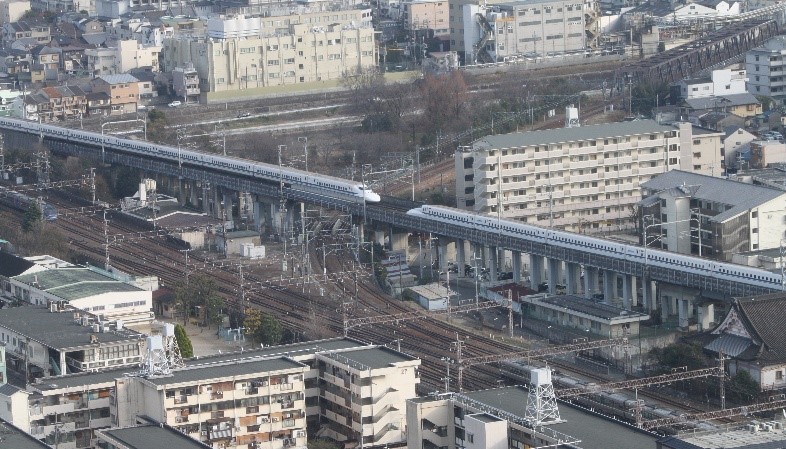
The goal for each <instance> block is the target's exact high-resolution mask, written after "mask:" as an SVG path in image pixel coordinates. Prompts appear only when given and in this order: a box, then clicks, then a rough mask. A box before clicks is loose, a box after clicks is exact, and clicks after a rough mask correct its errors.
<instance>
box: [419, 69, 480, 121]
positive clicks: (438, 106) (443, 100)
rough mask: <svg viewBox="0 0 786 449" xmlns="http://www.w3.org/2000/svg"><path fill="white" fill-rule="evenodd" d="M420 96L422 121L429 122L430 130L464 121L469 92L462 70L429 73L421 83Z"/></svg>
mask: <svg viewBox="0 0 786 449" xmlns="http://www.w3.org/2000/svg"><path fill="white" fill-rule="evenodd" d="M420 97H421V101H422V105H423V106H422V109H423V114H424V117H423V120H422V121H421V122H422V123H428V125H429V128H430V129H429V130H428V131H429V132H434V131H436V130H439V129H441V130H446V129H449V128H451V127H452V125H454V124H455V123H456V122H457V121H458V122H459V123H462V122H463V120H461V119H462V116H463V114H464V112H465V111H466V103H467V100H468V98H469V93H468V89H467V84H466V82H465V81H464V75H463V74H462V72H458V71H455V72H450V73H448V74H445V75H433V74H427V75H426V76H425V77H424V78H423V82H422V83H420ZM461 126H463V124H462V125H461Z"/></svg>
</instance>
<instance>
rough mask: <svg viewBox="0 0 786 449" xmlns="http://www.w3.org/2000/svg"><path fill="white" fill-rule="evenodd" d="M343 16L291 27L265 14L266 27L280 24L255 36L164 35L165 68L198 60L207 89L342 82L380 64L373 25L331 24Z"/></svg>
mask: <svg viewBox="0 0 786 449" xmlns="http://www.w3.org/2000/svg"><path fill="white" fill-rule="evenodd" d="M368 14H370V12H369V13H368ZM344 16H347V17H348V15H346V14H326V15H324V20H320V21H319V22H318V24H315V23H313V22H312V23H311V24H298V25H288V26H283V25H281V24H282V23H284V22H285V21H287V20H288V21H290V22H294V21H295V20H294V19H287V20H284V19H282V18H273V19H275V20H273V19H271V18H266V20H265V26H266V27H267V26H268V23H267V22H275V23H278V24H279V25H278V26H279V28H276V26H275V25H274V26H272V27H271V28H265V29H264V30H265V35H263V36H259V37H256V38H254V37H244V38H231V39H211V38H205V39H199V40H195V39H193V38H190V37H176V38H171V39H165V40H164V70H165V71H171V70H173V69H175V68H176V67H185V66H186V65H187V64H188V63H193V65H194V68H195V69H196V71H197V73H198V75H199V88H200V90H201V91H202V92H203V93H205V92H225V91H240V90H243V91H244V92H243V94H244V95H248V94H249V91H248V90H249V89H255V88H268V87H272V86H286V85H297V84H306V83H321V82H323V81H329V80H338V79H340V78H341V76H342V74H343V73H344V72H345V71H347V70H349V71H354V70H356V69H367V68H371V67H374V66H376V62H377V56H376V45H375V42H374V29H373V28H371V27H357V26H352V25H350V24H343V25H342V24H340V23H331V20H332V18H333V17H344ZM347 21H348V22H349V19H347ZM320 85H321V84H320Z"/></svg>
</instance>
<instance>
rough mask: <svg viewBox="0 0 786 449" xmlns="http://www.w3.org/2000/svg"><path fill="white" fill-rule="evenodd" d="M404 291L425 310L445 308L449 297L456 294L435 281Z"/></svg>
mask: <svg viewBox="0 0 786 449" xmlns="http://www.w3.org/2000/svg"><path fill="white" fill-rule="evenodd" d="M406 291H407V292H409V294H410V295H411V296H412V297H413V299H414V300H415V301H417V303H418V304H420V305H421V307H423V308H424V309H426V310H445V309H447V308H448V301H449V300H450V297H451V296H455V295H456V292H453V291H451V290H450V289H449V288H448V287H443V286H442V285H440V284H439V283H436V282H435V283H431V284H426V285H418V286H415V287H410V288H408V289H406Z"/></svg>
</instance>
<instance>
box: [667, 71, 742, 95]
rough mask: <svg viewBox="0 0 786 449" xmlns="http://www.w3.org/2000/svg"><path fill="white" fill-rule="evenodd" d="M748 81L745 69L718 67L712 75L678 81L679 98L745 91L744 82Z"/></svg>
mask: <svg viewBox="0 0 786 449" xmlns="http://www.w3.org/2000/svg"><path fill="white" fill-rule="evenodd" d="M747 81H748V77H747V75H746V72H745V69H744V68H740V69H734V70H732V69H718V70H713V71H712V75H710V76H709V77H702V78H689V79H684V80H681V81H678V82H677V83H675V85H676V86H677V87H678V88H679V91H680V98H682V99H692V98H704V97H714V96H724V95H734V94H744V93H746V92H747V89H746V85H745V83H746V82H747Z"/></svg>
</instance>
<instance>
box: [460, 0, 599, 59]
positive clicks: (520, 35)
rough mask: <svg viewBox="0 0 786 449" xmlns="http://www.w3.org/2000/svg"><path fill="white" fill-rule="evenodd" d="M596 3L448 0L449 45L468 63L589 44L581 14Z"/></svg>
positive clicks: (546, 53) (557, 51)
mask: <svg viewBox="0 0 786 449" xmlns="http://www.w3.org/2000/svg"><path fill="white" fill-rule="evenodd" d="M596 7H597V5H596V3H595V2H591V1H587V2H584V1H578V2H577V1H571V0H526V1H519V2H505V3H502V2H494V3H489V4H485V3H483V4H482V5H479V4H478V3H477V2H474V3H473V2H465V1H450V4H449V13H450V29H451V31H450V39H451V49H452V50H456V51H458V52H459V54H460V56H462V57H463V59H464V64H466V65H469V64H473V63H481V62H497V61H502V60H503V59H504V58H505V57H508V56H513V55H525V56H536V55H537V56H546V55H549V54H554V53H563V52H566V51H574V50H581V49H583V48H585V47H586V46H587V43H586V39H585V37H586V33H585V28H586V21H585V15H586V14H591V13H593V12H594V9H595V8H596Z"/></svg>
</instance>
